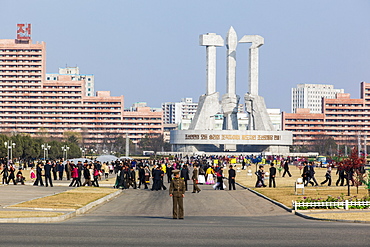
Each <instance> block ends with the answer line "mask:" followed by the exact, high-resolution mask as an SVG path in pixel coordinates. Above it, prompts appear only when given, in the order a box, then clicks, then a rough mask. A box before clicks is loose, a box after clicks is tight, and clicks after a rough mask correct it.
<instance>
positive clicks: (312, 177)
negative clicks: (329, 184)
mask: <svg viewBox="0 0 370 247" xmlns="http://www.w3.org/2000/svg"><path fill="white" fill-rule="evenodd" d="M308 170H309V173H310V175H309V177H308V180H307V184H308V183H310V184H311V185H312V186H313V184H314V183H313V182H315V186H319V184H318V183H317V181H316V178H315V169H314V164H313V162H310V166H309V169H308ZM311 179H312V180H313V182H312V181H311Z"/></svg>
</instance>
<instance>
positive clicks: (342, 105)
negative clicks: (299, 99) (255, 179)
mask: <svg viewBox="0 0 370 247" xmlns="http://www.w3.org/2000/svg"><path fill="white" fill-rule="evenodd" d="M321 100H322V105H323V111H322V113H312V112H310V110H309V109H299V108H298V109H296V113H285V112H283V115H282V119H283V130H289V131H292V132H293V144H294V145H298V146H312V145H315V144H317V143H318V142H319V141H320V140H322V139H325V138H328V137H331V138H333V139H334V140H335V142H336V143H337V144H340V145H352V146H356V145H357V143H358V139H359V136H360V137H361V138H362V137H363V136H365V137H366V138H368V137H369V135H370V83H365V82H362V83H361V98H360V99H351V98H350V95H349V94H346V93H337V94H336V97H335V99H327V98H322V99H321Z"/></svg>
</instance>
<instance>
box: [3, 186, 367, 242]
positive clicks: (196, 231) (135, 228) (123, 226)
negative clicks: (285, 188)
mask: <svg viewBox="0 0 370 247" xmlns="http://www.w3.org/2000/svg"><path fill="white" fill-rule="evenodd" d="M190 187H191V186H189V188H190ZM201 188H202V192H201V193H199V194H197V193H196V194H193V193H190V191H191V190H190V191H189V192H187V193H186V197H185V220H173V219H172V211H171V210H172V209H171V199H170V197H169V196H168V191H167V190H166V191H147V190H133V189H130V190H127V191H125V192H124V193H123V194H122V195H120V196H119V197H118V198H116V199H114V200H112V201H110V202H108V203H106V204H104V205H101V206H99V207H98V208H96V209H95V210H93V211H91V212H89V213H88V214H85V215H82V216H79V217H76V218H73V219H70V220H68V221H65V222H61V223H53V224H0V230H1V233H0V234H1V238H0V245H1V246H146V247H148V246H368V244H369V240H370V236H369V230H370V225H367V224H355V223H338V222H322V221H314V220H306V219H303V218H300V217H298V216H295V215H293V214H291V213H289V212H287V211H285V210H283V209H281V208H280V207H278V206H275V205H274V204H272V203H270V202H268V201H266V200H264V199H262V198H260V197H258V196H256V195H254V194H253V193H251V192H249V191H246V190H243V189H241V188H237V189H238V190H236V191H228V190H225V191H215V190H213V189H212V188H211V186H201Z"/></svg>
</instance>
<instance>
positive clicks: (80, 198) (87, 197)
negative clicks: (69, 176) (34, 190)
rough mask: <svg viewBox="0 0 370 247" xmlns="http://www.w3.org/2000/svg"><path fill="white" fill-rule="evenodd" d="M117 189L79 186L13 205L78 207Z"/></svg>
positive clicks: (18, 206) (20, 206)
mask: <svg viewBox="0 0 370 247" xmlns="http://www.w3.org/2000/svg"><path fill="white" fill-rule="evenodd" d="M115 191H116V190H114V189H109V188H100V187H78V188H76V189H73V190H70V191H66V192H63V193H59V194H56V195H52V196H47V197H43V198H39V199H35V200H31V201H27V202H23V203H20V204H16V205H13V206H11V207H16V208H22V207H26V208H52V209H78V208H81V207H83V206H85V205H87V204H89V203H91V202H93V201H96V200H98V199H100V198H102V197H104V196H106V195H108V194H110V193H113V192H115Z"/></svg>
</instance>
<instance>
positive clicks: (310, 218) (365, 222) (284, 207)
mask: <svg viewBox="0 0 370 247" xmlns="http://www.w3.org/2000/svg"><path fill="white" fill-rule="evenodd" d="M236 184H237V185H239V186H240V187H242V188H244V189H246V190H249V191H250V192H252V193H254V194H256V195H258V196H260V197H262V198H264V199H266V200H268V201H270V202H272V203H273V204H275V205H277V206H279V207H282V208H283V209H285V210H287V211H288V212H291V213H293V214H295V215H297V216H299V217H302V218H305V219H308V220H320V221H336V222H343V223H363V224H370V221H361V220H336V219H323V218H316V217H312V216H308V215H306V214H303V213H300V212H297V211H295V210H293V209H291V208H288V207H287V206H285V205H284V204H282V203H280V202H277V201H275V200H273V199H271V198H269V197H267V196H265V195H263V194H261V193H259V192H257V191H255V190H253V189H251V188H248V187H245V186H244V185H241V184H239V183H236Z"/></svg>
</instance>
